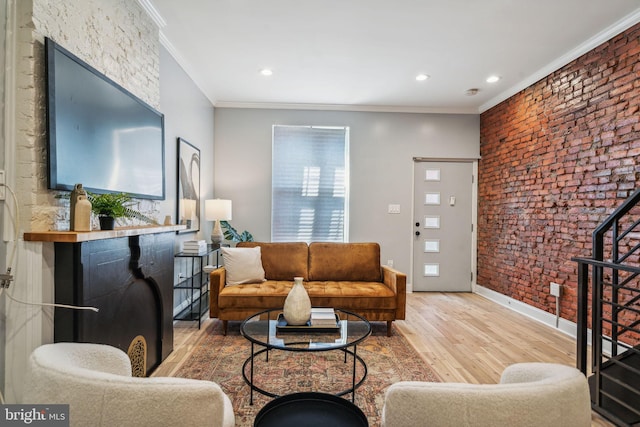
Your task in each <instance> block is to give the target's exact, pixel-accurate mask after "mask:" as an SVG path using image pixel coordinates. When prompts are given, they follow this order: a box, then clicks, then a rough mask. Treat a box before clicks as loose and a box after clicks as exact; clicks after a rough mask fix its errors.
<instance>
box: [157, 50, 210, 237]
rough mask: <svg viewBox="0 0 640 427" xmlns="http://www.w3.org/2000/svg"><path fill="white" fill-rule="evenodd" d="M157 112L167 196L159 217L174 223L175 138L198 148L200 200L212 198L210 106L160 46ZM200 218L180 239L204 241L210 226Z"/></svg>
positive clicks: (175, 184) (201, 215) (161, 204)
mask: <svg viewBox="0 0 640 427" xmlns="http://www.w3.org/2000/svg"><path fill="white" fill-rule="evenodd" d="M160 111H161V112H162V113H163V114H164V126H165V129H164V142H165V168H166V169H165V174H166V175H165V176H166V193H167V198H166V200H165V201H163V202H161V203H160V212H161V216H160V218H164V217H165V215H171V218H172V219H173V222H174V223H175V221H176V199H177V175H176V174H177V160H176V159H177V156H178V149H177V147H178V145H177V142H176V140H177V138H178V137H180V138H183V139H185V140H187V141H189V142H190V143H191V144H192V145H194V146H196V147H198V148H199V149H200V162H201V165H200V166H201V172H200V185H201V188H200V197H201V199H202V200H205V199H210V198H212V197H213V105H212V104H211V102H210V101H209V100H208V99H207V98H206V97H205V96H204V95H203V94H202V92H201V91H200V89H199V88H198V87H197V86H196V85H195V83H194V82H193V80H191V78H190V77H189V76H188V75H187V73H185V71H184V70H183V69H182V67H180V64H178V63H177V62H176V60H175V59H174V58H173V57H172V56H171V54H170V53H169V52H168V51H167V50H166V49H165V48H164V47H161V48H160ZM202 205H204V203H202ZM200 218H201V229H200V232H199V233H198V234H194V233H188V234H181V235H180V236H181V238H182V239H189V240H190V239H195V238H200V239H208V236H209V235H210V234H211V225H212V224H210V223H208V222H207V221H204V212H200ZM178 240H180V239H178Z"/></svg>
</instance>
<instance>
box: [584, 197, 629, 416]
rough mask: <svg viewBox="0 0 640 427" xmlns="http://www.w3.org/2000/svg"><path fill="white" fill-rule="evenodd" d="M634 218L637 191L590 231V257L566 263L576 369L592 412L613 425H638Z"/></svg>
mask: <svg viewBox="0 0 640 427" xmlns="http://www.w3.org/2000/svg"><path fill="white" fill-rule="evenodd" d="M638 218H640V189H639V190H637V191H636V192H635V193H634V194H633V195H631V197H629V198H628V199H627V200H626V201H625V202H624V203H623V204H622V205H621V206H620V207H619V208H618V209H616V210H615V211H614V212H613V213H612V214H611V215H610V216H609V218H607V220H606V221H605V222H603V223H602V224H601V225H600V226H598V228H597V229H596V230H595V231H594V232H593V257H592V258H572V260H573V261H575V262H577V263H578V313H577V316H578V318H577V323H578V337H577V367H578V369H580V370H581V371H582V372H583V373H584V374H585V375H587V374H588V373H589V372H591V375H590V376H589V386H590V389H591V406H592V408H593V410H594V411H596V412H598V413H599V414H601V415H602V416H604V417H605V418H607V419H609V420H610V421H612V422H614V423H615V424H616V425H619V426H640V219H638ZM589 313H591V325H589ZM589 326H591V342H589V340H588V332H589ZM589 344H590V345H591V358H590V360H591V369H590V370H589V369H587V368H588V357H587V349H588V346H589Z"/></svg>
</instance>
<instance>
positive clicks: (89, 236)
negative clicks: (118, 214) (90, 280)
mask: <svg viewBox="0 0 640 427" xmlns="http://www.w3.org/2000/svg"><path fill="white" fill-rule="evenodd" d="M186 228H187V226H186V225H143V226H136V227H120V228H116V229H115V230H106V231H103V230H96V231H32V232H28V233H24V240H25V241H28V242H60V243H78V242H88V241H91V240H102V239H115V238H118V237H128V236H139V235H142V234H154V233H167V232H170V231H179V230H186Z"/></svg>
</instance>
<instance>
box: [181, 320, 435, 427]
mask: <svg viewBox="0 0 640 427" xmlns="http://www.w3.org/2000/svg"><path fill="white" fill-rule="evenodd" d="M372 325H373V333H372V334H371V336H370V337H369V338H367V340H365V341H364V342H363V343H360V344H359V345H358V349H357V354H358V355H359V356H360V357H362V358H363V359H364V361H365V362H366V364H367V369H368V374H367V378H366V379H365V381H364V383H363V384H362V385H361V386H360V387H359V388H358V389H357V390H356V395H355V404H356V405H357V406H358V407H360V409H362V411H363V412H364V414H365V415H366V416H367V419H368V420H369V425H370V426H372V427H375V426H379V425H380V414H381V412H382V406H383V403H384V393H385V391H386V389H387V387H389V385H391V384H393V383H395V382H397V381H432V382H440V379H439V378H438V377H437V375H436V374H435V373H434V372H433V371H432V370H431V369H430V368H429V366H428V365H427V364H426V363H425V362H424V361H423V360H422V358H421V357H420V355H419V354H418V353H417V352H416V351H415V350H414V349H413V347H412V346H411V344H410V343H409V342H408V341H407V340H406V339H405V338H404V336H403V335H402V334H400V333H399V332H398V330H397V328H394V329H393V335H392V336H391V337H387V336H386V324H385V323H380V322H376V323H373V324H372ZM239 327H240V324H239V323H238V322H230V323H229V331H228V334H227V335H226V336H224V335H222V322H220V321H215V322H214V323H212V324H211V325H210V326H209V327H208V329H207V331H206V332H205V334H203V336H202V338H201V339H200V341H199V342H198V343H197V345H196V347H195V348H194V350H193V351H192V353H191V355H190V356H189V357H188V359H187V360H185V362H184V363H183V365H182V366H181V367H180V369H179V370H178V371H177V372H176V374H175V376H176V377H183V378H196V379H200V380H209V381H214V382H216V383H218V384H220V386H221V387H222V389H223V390H224V392H225V393H227V395H228V396H229V397H230V398H231V401H232V402H233V409H234V412H235V415H236V426H237V427H249V426H252V425H253V420H254V418H255V416H256V415H257V413H258V411H260V409H261V408H262V407H263V406H264V405H265V404H266V403H267V402H269V401H270V400H271V398H269V397H266V396H263V395H261V394H259V393H257V392H254V394H253V405H250V404H249V392H250V389H249V386H248V385H247V384H246V383H245V382H244V379H243V378H242V372H241V369H242V364H243V363H244V361H245V360H246V359H247V357H248V356H249V355H250V351H251V344H250V343H249V341H247V340H246V339H245V338H243V337H242V336H241V335H240V333H239ZM352 360H353V359H351V358H349V361H348V362H347V363H344V353H342V352H340V351H329V352H321V353H300V352H295V353H293V352H282V351H272V352H270V353H269V362H268V363H267V362H265V358H264V357H263V355H260V356H258V357H257V358H256V360H255V362H254V363H255V368H254V381H255V383H256V385H257V386H258V387H261V388H263V389H266V390H268V391H271V392H274V393H277V394H280V395H283V394H288V393H294V392H299V391H322V392H326V393H338V392H341V391H343V390H346V389H348V388H349V387H350V384H351V373H352V366H353V364H352V362H351V361H352ZM357 365H358V368H357V370H356V376H357V378H358V379H359V378H362V374H363V369H362V368H361V366H360V364H359V363H358V364H357ZM247 369H248V368H247ZM344 397H345V398H347V399H349V400H351V394H347V395H345V396H344Z"/></svg>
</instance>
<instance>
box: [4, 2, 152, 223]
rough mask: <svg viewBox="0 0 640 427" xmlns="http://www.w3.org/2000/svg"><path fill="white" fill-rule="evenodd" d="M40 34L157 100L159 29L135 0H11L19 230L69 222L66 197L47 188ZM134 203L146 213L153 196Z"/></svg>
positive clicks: (145, 97) (149, 211) (147, 98)
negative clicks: (13, 9) (14, 16)
mask: <svg viewBox="0 0 640 427" xmlns="http://www.w3.org/2000/svg"><path fill="white" fill-rule="evenodd" d="M45 37H50V38H52V39H53V40H54V41H56V42H58V43H59V44H60V45H62V46H63V47H65V48H66V49H68V50H69V51H71V52H72V53H74V54H75V55H76V56H78V57H80V58H81V59H82V60H84V61H85V62H87V63H89V64H90V65H92V66H93V67H95V68H96V69H97V70H98V71H100V72H102V73H104V74H105V75H106V76H108V77H109V78H111V79H112V80H114V81H116V82H117V83H118V84H120V85H121V86H123V87H124V88H126V89H127V90H129V91H130V92H132V93H134V94H135V95H136V96H138V97H139V98H141V99H142V100H144V101H146V102H147V103H149V104H150V105H152V106H154V107H156V108H158V107H159V105H160V38H159V30H158V28H157V26H156V25H155V23H154V22H153V20H152V19H151V18H150V17H149V16H148V15H147V13H146V12H145V11H144V10H143V9H142V7H141V6H140V4H139V3H138V2H137V1H131V0H24V1H22V0H21V1H18V2H17V37H16V40H17V47H16V50H17V52H16V53H17V58H18V60H17V63H16V68H17V73H16V139H15V147H16V148H15V152H16V154H15V158H16V160H15V161H16V171H15V187H16V190H17V191H16V192H17V194H18V198H19V202H20V206H21V212H20V214H21V218H20V222H21V228H23V229H24V230H25V231H28V230H50V229H54V230H67V229H68V227H69V203H68V201H66V200H60V199H55V198H54V196H55V194H54V192H52V191H49V190H47V157H46V155H47V154H46V128H45V125H46V121H45V112H46V110H45V108H46V96H45V95H46V94H45V78H46V76H45V67H44V38H45ZM139 203H140V205H139V206H136V209H138V210H140V211H142V212H144V213H146V214H149V215H151V216H153V214H154V213H155V211H156V208H157V206H156V205H157V203H154V202H152V201H140V202H139ZM94 226H96V227H97V224H94Z"/></svg>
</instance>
